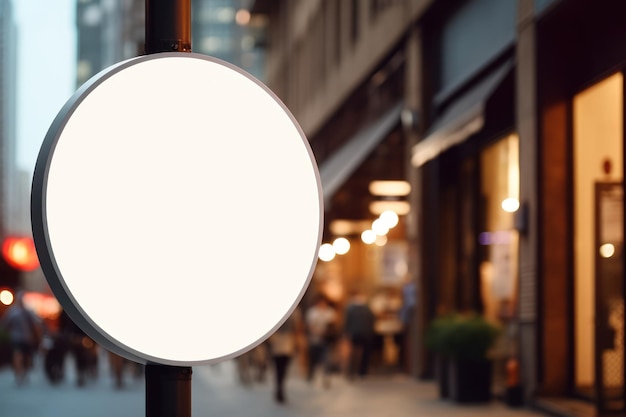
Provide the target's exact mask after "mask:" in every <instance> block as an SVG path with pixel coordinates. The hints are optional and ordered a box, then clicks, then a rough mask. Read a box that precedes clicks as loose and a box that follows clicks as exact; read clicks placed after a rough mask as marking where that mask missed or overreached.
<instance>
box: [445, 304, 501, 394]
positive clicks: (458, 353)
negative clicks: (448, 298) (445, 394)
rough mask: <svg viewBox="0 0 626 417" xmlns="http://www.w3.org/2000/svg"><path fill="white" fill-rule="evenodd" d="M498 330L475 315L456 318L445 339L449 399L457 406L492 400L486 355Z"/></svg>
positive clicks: (490, 365)
mask: <svg viewBox="0 0 626 417" xmlns="http://www.w3.org/2000/svg"><path fill="white" fill-rule="evenodd" d="M498 334H499V328H498V327H497V326H495V325H494V324H492V323H490V322H489V321H487V320H486V319H485V318H484V317H482V316H481V315H478V314H470V315H464V316H458V317H457V318H456V319H455V320H454V321H453V323H452V325H451V328H450V334H449V336H448V337H447V339H446V343H448V346H447V348H446V349H447V352H448V354H449V358H450V362H449V368H448V383H449V393H450V398H451V399H452V400H454V401H456V402H461V403H470V402H486V401H489V400H490V399H491V385H492V368H493V365H492V361H491V360H490V358H489V356H488V354H489V351H490V349H491V348H492V347H493V344H494V342H495V340H496V338H497V336H498Z"/></svg>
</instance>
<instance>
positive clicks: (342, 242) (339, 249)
mask: <svg viewBox="0 0 626 417" xmlns="http://www.w3.org/2000/svg"><path fill="white" fill-rule="evenodd" d="M333 249H334V251H335V253H336V254H337V255H345V254H346V253H348V252H349V251H350V241H349V240H348V239H346V238H345V237H338V238H337V239H335V241H334V242H333Z"/></svg>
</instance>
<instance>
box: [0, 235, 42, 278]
mask: <svg viewBox="0 0 626 417" xmlns="http://www.w3.org/2000/svg"><path fill="white" fill-rule="evenodd" d="M2 255H3V256H4V259H5V260H6V261H7V263H8V264H9V265H11V266H12V267H13V268H16V269H18V270H20V271H32V270H34V269H36V268H38V267H39V258H38V257H37V251H36V250H35V243H34V242H33V239H32V238H30V237H8V238H6V239H5V240H4V242H3V243H2Z"/></svg>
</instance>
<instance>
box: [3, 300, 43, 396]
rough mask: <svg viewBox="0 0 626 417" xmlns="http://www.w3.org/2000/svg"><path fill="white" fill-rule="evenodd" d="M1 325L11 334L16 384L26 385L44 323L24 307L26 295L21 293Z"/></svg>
mask: <svg viewBox="0 0 626 417" xmlns="http://www.w3.org/2000/svg"><path fill="white" fill-rule="evenodd" d="M0 324H1V325H2V327H3V328H4V329H6V330H7V332H8V333H9V340H10V342H11V348H12V366H13V373H14V374H15V382H16V384H17V385H24V384H25V383H26V382H28V370H29V369H30V368H31V367H32V364H33V361H34V355H35V354H36V352H37V350H38V349H39V343H40V341H41V336H42V334H43V323H42V321H41V319H40V318H39V317H38V316H37V315H36V314H35V313H34V312H33V311H31V310H30V309H28V308H27V307H26V306H25V305H24V293H23V292H22V291H20V292H18V293H17V294H16V297H15V301H14V302H13V305H12V306H11V307H10V308H9V309H8V310H7V311H6V313H5V314H4V316H3V317H2V321H1V323H0Z"/></svg>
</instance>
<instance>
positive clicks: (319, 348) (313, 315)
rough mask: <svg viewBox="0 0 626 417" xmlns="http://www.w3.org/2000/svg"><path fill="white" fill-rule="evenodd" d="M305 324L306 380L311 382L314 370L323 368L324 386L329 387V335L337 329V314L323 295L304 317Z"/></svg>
mask: <svg viewBox="0 0 626 417" xmlns="http://www.w3.org/2000/svg"><path fill="white" fill-rule="evenodd" d="M305 324H306V330H307V338H308V349H307V353H308V363H307V380H308V381H309V382H313V377H314V375H315V371H316V369H317V368H318V367H319V366H320V365H322V366H323V367H324V369H323V372H324V380H323V382H324V386H325V387H329V386H330V369H329V364H328V359H329V357H328V354H329V345H328V343H329V340H330V339H331V338H332V337H330V336H329V333H334V332H335V329H336V328H337V313H336V312H335V310H334V309H333V308H332V307H331V305H330V303H329V302H328V300H327V299H326V297H324V296H323V295H320V296H318V297H317V300H316V302H315V304H314V305H313V306H311V307H310V308H309V309H308V310H307V312H306V316H305Z"/></svg>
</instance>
